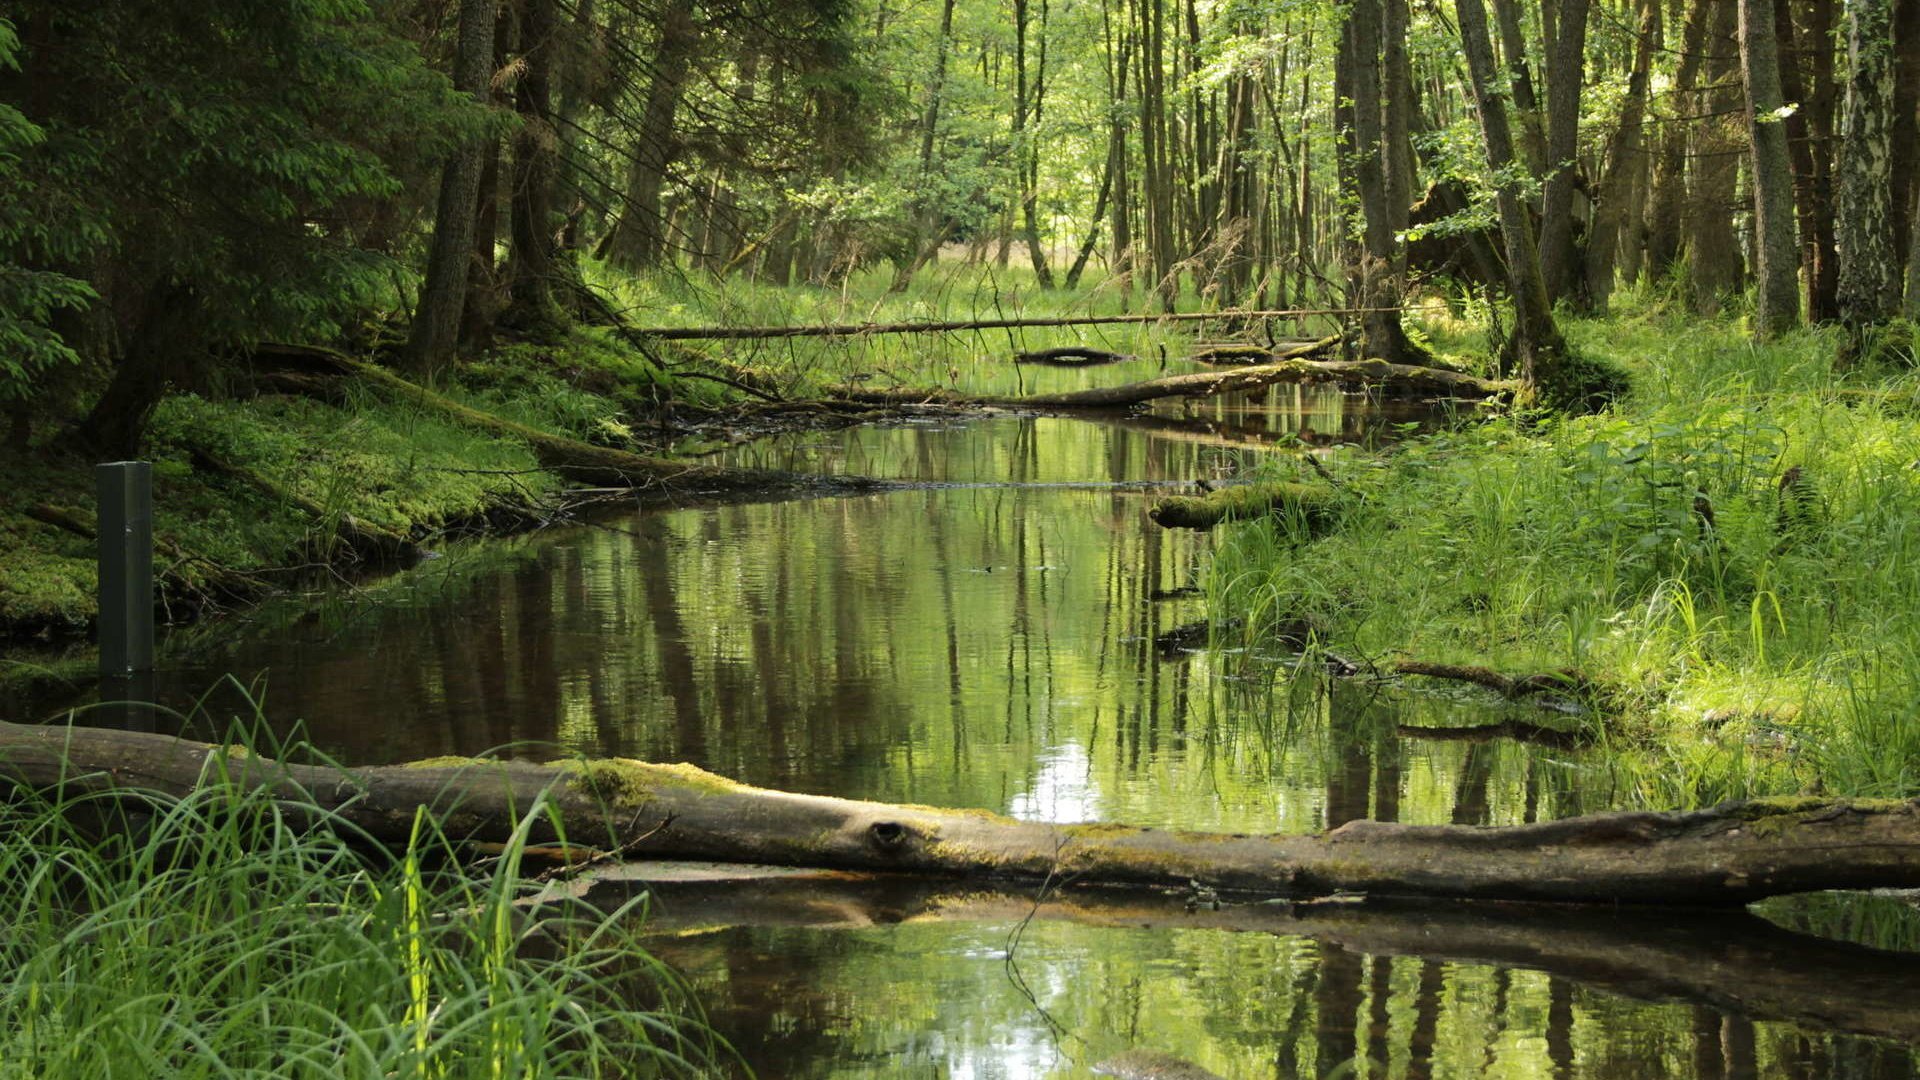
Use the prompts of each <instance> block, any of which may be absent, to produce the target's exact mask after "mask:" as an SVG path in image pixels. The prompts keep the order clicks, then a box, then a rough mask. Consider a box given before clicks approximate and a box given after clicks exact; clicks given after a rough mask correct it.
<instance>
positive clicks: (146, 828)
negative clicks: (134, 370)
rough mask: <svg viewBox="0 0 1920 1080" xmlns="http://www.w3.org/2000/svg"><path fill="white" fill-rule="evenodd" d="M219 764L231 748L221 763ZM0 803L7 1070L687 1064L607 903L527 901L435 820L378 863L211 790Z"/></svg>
mask: <svg viewBox="0 0 1920 1080" xmlns="http://www.w3.org/2000/svg"><path fill="white" fill-rule="evenodd" d="M235 753H238V751H236V752H235ZM226 760H227V759H226V758H225V757H223V756H221V755H215V756H213V757H212V758H211V759H210V760H209V764H208V767H207V771H206V773H205V775H204V776H203V778H202V779H203V783H202V784H201V785H200V786H199V787H198V788H197V789H196V790H194V791H193V792H192V793H191V794H189V795H186V796H184V797H178V798H175V797H169V796H165V795H160V794H130V793H128V792H125V791H122V792H116V793H111V794H105V793H98V792H84V791H80V790H78V789H77V787H76V788H75V789H70V790H63V791H62V790H56V791H53V792H50V793H34V792H29V791H23V790H15V791H12V792H10V793H9V794H8V797H7V798H6V800H5V801H4V802H0V910H5V911H6V912H8V914H9V916H10V925H9V930H8V933H7V934H6V935H5V937H3V938H0V1077H39V1078H50V1077H75V1078H80V1077H88V1078H91V1077H104V1076H167V1077H235V1076H258V1077H266V1076H272V1077H314V1078H321V1077H329V1078H331V1077H367V1078H376V1077H423V1078H424V1077H433V1078H438V1077H549V1076H569V1077H574V1076H579V1077H603V1076H604V1077H614V1076H681V1075H695V1074H700V1073H702V1072H704V1071H706V1070H708V1069H710V1068H711V1067H712V1065H713V1062H714V1060H715V1047H714V1044H713V1042H712V1041H711V1040H710V1039H709V1038H708V1037H707V1035H706V1033H705V1031H704V1028H703V1027H702V1025H701V1024H700V1022H699V1020H698V1013H697V1010H696V1008H695V1006H694V1005H693V1003H692V1002H691V1001H690V1000H689V999H688V997H687V995H686V993H685V992H684V990H683V989H682V988H681V987H680V985H679V984H678V983H677V982H676V981H675V979H674V978H673V977H672V975H671V974H670V973H669V972H667V971H666V970H665V969H663V968H662V967H661V966H660V965H659V964H657V963H656V962H654V961H653V960H651V959H650V958H649V957H648V955H647V953H646V952H645V951H644V950H643V949H642V948H641V947H640V945H639V943H638V941H637V938H636V935H637V933H638V931H637V929H636V924H637V923H638V922H639V919H638V918H637V915H638V912H637V911H636V906H637V904H638V901H635V903H633V904H629V905H627V906H626V907H623V908H620V909H618V910H613V911H603V910H599V909H595V908H590V907H587V906H586V905H584V904H582V903H579V902H571V901H566V900H556V899H550V898H544V897H543V898H542V900H543V901H544V902H542V903H540V904H537V905H536V904H533V903H529V902H528V901H529V899H530V897H531V896H532V893H531V890H530V887H529V886H528V885H527V884H526V883H525V880H524V879H523V878H522V876H521V873H520V854H521V851H522V849H523V847H524V842H523V840H524V834H525V833H526V832H527V830H528V829H529V828H530V827H531V826H532V824H533V823H534V821H533V819H532V818H531V817H530V818H529V819H528V820H527V821H526V822H525V823H524V824H523V826H522V829H521V834H522V838H521V840H522V842H516V843H514V844H510V845H508V847H507V851H506V853H505V854H504V855H503V856H502V857H500V858H499V859H498V860H497V861H495V862H493V863H492V864H491V866H490V868H488V869H486V870H485V871H475V870H473V869H471V868H470V866H469V865H468V864H463V863H462V862H460V861H458V860H456V859H455V858H454V856H455V855H456V852H455V850H454V848H453V845H451V844H450V843H449V842H448V841H447V840H446V838H445V837H444V836H442V835H441V834H440V833H438V832H437V831H436V829H435V828H434V826H433V825H432V823H431V822H429V821H427V820H425V819H424V817H423V818H421V819H420V820H417V821H416V822H415V827H414V830H413V839H412V841H411V842H410V843H409V844H408V845H406V847H405V849H404V850H397V851H386V850H382V849H380V848H378V847H376V846H374V845H372V844H371V843H370V842H367V841H365V840H364V838H361V837H359V834H358V833H357V832H356V830H354V829H353V828H352V827H351V826H350V825H349V824H348V823H346V822H344V821H341V820H339V819H338V818H336V817H330V816H329V815H327V814H326V813H325V812H323V811H321V810H319V809H317V808H316V807H314V806H312V805H305V804H302V803H300V802H299V801H298V800H291V801H290V800H289V799H288V798H287V797H286V795H285V793H284V792H282V793H281V794H280V795H279V796H278V797H276V796H275V795H272V794H269V793H267V792H264V791H262V790H260V789H259V788H258V787H254V786H243V785H240V784H237V783H233V782H230V781H228V780H227V779H226V778H225V775H224V766H225V763H226Z"/></svg>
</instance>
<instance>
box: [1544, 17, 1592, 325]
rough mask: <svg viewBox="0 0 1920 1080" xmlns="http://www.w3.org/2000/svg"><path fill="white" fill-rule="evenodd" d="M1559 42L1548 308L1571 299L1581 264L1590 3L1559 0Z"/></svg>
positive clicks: (1551, 63) (1553, 56)
mask: <svg viewBox="0 0 1920 1080" xmlns="http://www.w3.org/2000/svg"><path fill="white" fill-rule="evenodd" d="M1559 6H1560V11H1559V37H1558V38H1557V40H1555V41H1554V42H1553V49H1552V51H1551V52H1550V53H1548V55H1547V165H1546V177H1545V181H1544V184H1543V186H1542V190H1541V195H1540V276H1541V279H1542V281H1544V282H1545V284H1546V288H1547V303H1549V304H1552V303H1554V302H1555V301H1558V300H1560V299H1562V298H1565V297H1568V296H1571V295H1572V294H1573V289H1574V277H1575V268H1576V267H1578V266H1579V265H1580V260H1579V250H1578V248H1577V246H1576V244H1575V242H1574V236H1573V189H1574V180H1575V179H1576V177H1577V175H1578V173H1579V169H1580V163H1579V153H1580V87H1581V85H1582V83H1583V82H1584V81H1585V78H1586V49H1587V9H1588V6H1589V0H1559Z"/></svg>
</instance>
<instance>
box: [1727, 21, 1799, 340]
mask: <svg viewBox="0 0 1920 1080" xmlns="http://www.w3.org/2000/svg"><path fill="white" fill-rule="evenodd" d="M1739 4H1740V70H1741V75H1742V77H1743V81H1744V83H1745V86H1746V111H1747V137H1748V145H1749V147H1750V148H1751V152H1752V157H1751V167H1752V170H1753V172H1752V176H1753V219H1754V224H1753V231H1754V237H1755V243H1754V277H1755V283H1756V289H1755V294H1754V312H1753V329H1754V333H1755V334H1757V335H1759V336H1760V337H1763V338H1766V337H1773V336H1774V335H1776V334H1781V333H1785V332H1786V331H1788V330H1791V329H1792V328H1793V327H1794V326H1796V325H1798V324H1799V322H1800V273H1799V271H1800V259H1799V248H1800V245H1799V238H1798V237H1797V236H1795V234H1794V217H1793V171H1792V167H1791V165H1790V164H1789V162H1788V158H1787V125H1786V124H1785V123H1783V122H1782V119H1783V118H1782V117H1781V115H1780V113H1781V111H1782V107H1783V106H1784V105H1785V98H1784V97H1783V96H1782V94H1781V90H1780V57H1779V53H1778V45H1779V39H1778V36H1777V34H1776V32H1775V28H1774V23H1773V16H1774V10H1773V6H1774V0H1739Z"/></svg>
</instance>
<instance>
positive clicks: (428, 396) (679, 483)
mask: <svg viewBox="0 0 1920 1080" xmlns="http://www.w3.org/2000/svg"><path fill="white" fill-rule="evenodd" d="M275 350H276V351H275V353H274V355H273V357H272V359H273V360H274V361H275V363H276V364H277V365H278V366H280V367H283V368H288V369H290V370H293V371H294V372H295V373H296V374H298V375H300V376H301V377H303V378H308V379H311V378H313V377H315V376H325V377H336V376H353V377H357V378H359V379H361V380H362V381H364V382H366V383H368V384H370V385H373V386H376V387H378V388H380V389H381V390H383V391H385V392H387V393H388V394H391V395H392V396H393V397H395V398H396V399H399V400H402V401H408V402H412V403H413V404H416V405H419V406H421V407H422V408H426V409H431V410H433V411H434V412H437V413H440V414H441V415H443V416H446V417H449V418H451V419H452V420H454V421H456V422H458V423H460V424H463V425H465V426H467V427H470V428H473V429H474V430H476V431H484V432H487V433H488V434H491V435H497V436H500V437H502V438H506V439H513V440H515V441H517V442H521V443H525V444H526V447H527V449H528V450H530V451H532V453H533V457H534V460H535V461H537V462H539V464H540V467H541V468H543V469H546V470H547V471H549V472H552V473H555V474H556V475H559V476H562V477H564V478H566V479H568V480H570V481H573V482H574V483H577V484H581V485H584V486H590V487H627V488H633V489H636V490H638V491H642V492H653V493H657V494H661V495H676V494H684V493H700V492H756V493H767V494H779V493H786V494H795V493H800V494H804V493H810V492H818V493H821V494H831V493H836V492H859V491H879V490H884V489H887V488H890V487H894V486H898V485H895V484H893V483H891V482H889V481H886V480H875V479H871V478H868V477H859V476H813V475H807V474H802V473H790V472H779V471H776V470H771V469H736V468H730V467H727V466H722V465H703V464H700V463H698V462H688V461H676V460H674V459H672V458H660V457H652V456H649V455H645V454H635V453H632V452H630V451H626V450H620V449H616V448H614V447H609V446H595V445H593V444H592V443H586V442H581V441H580V440H578V439H569V438H565V437H563V436H559V435H553V434H550V433H548V432H545V431H541V430H539V429H537V428H532V427H528V426H527V425H525V424H521V423H516V422H514V421H512V420H508V419H505V418H503V417H499V416H495V415H493V414H492V413H489V412H485V411H483V410H480V409H476V408H474V407H472V406H470V405H465V404H462V403H460V402H458V401H455V400H453V399H452V398H449V397H447V396H446V395H444V394H440V393H436V392H434V391H432V390H429V389H427V388H426V387H424V386H421V385H419V384H418V383H414V382H409V381H408V380H406V379H403V378H401V377H400V376H399V375H396V374H395V373H393V372H391V371H388V370H387V369H386V368H383V367H380V366H378V365H376V364H369V363H367V362H365V361H363V360H356V359H354V358H353V357H350V356H347V355H345V354H344V353H338V352H335V351H333V350H331V349H323V348H319V347H315V346H276V347H275Z"/></svg>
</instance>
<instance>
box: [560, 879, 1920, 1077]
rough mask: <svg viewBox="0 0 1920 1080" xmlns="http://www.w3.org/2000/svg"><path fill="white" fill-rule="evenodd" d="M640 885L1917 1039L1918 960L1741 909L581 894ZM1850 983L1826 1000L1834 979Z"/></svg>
mask: <svg viewBox="0 0 1920 1080" xmlns="http://www.w3.org/2000/svg"><path fill="white" fill-rule="evenodd" d="M637 888H645V889H646V890H647V892H648V893H649V894H650V895H651V896H652V903H651V905H650V907H649V909H648V916H647V918H648V923H649V925H650V926H651V927H652V928H653V929H654V930H656V931H658V932H660V933H662V934H667V935H672V934H677V933H681V932H684V931H687V930H692V929H713V928H716V927H721V926H769V927H771V926H778V927H814V928H822V929H856V928H862V927H870V926H886V925H893V924H896V923H900V922H906V921H913V922H929V921H947V922H985V923H1007V924H1011V923H1017V922H1020V921H1021V920H1023V919H1026V918H1029V917H1031V918H1034V919H1039V920H1043V921H1051V922H1066V923H1075V924H1079V925H1083V926H1095V927H1124V928H1128V929H1141V928H1150V929H1178V930H1213V931H1219V932H1227V933H1267V934H1282V935H1288V936H1293V937H1307V938H1312V939H1314V940H1316V941H1321V942H1325V943H1327V944H1329V945H1338V946H1340V947H1342V948H1345V949H1348V950H1351V951H1353V952H1358V953H1365V954H1368V955H1372V956H1411V957H1422V958H1426V959H1430V960H1434V961H1439V962H1451V963H1461V964H1487V965H1497V966H1500V967H1513V968H1524V969H1527V970H1533V971H1544V972H1546V973H1548V974H1551V975H1555V976H1558V977H1560V978H1564V979H1571V980H1573V981H1575V982H1578V983H1581V984H1583V985H1586V986H1591V987H1594V988H1596V989H1599V990H1604V991H1606V992H1608V993H1613V994H1619V995H1622V996H1625V997H1630V998H1634V999H1637V1000H1642V1001H1653V1002H1674V1001H1679V1002H1688V1003H1692V1004H1696V1005H1703V1006H1707V1007H1709V1008H1713V1009H1716V1010H1721V1011H1726V1012H1733V1013H1737V1014H1739V1015H1742V1016H1746V1017H1749V1018H1751V1019H1754V1020H1784V1021H1790V1022H1793V1023H1797V1024H1802V1025H1805V1026H1807V1027H1810V1028H1813V1029H1816V1030H1822V1031H1839V1032H1846V1033H1850V1034H1856V1035H1868V1036H1875V1037H1878V1038H1885V1039H1899V1040H1902V1041H1905V1042H1920V979H1916V978H1914V976H1913V972H1914V965H1915V963H1916V962H1917V961H1920V957H1916V956H1915V955H1913V954H1911V953H1901V952H1893V951H1889V950H1884V949H1873V948H1867V947H1865V946H1860V945H1854V944H1849V943H1846V942H1840V941H1834V940H1832V939H1829V938H1823V937H1816V936H1814V935H1811V934H1804V933H1800V932H1797V931H1793V930H1788V929H1785V928H1782V927H1780V926H1778V925H1775V924H1774V923H1771V922H1768V921H1767V920H1765V919H1762V918H1760V917H1758V916H1755V915H1751V914H1748V913H1746V912H1739V911H1734V912H1729V911H1698V910H1673V909H1664V910H1650V909H1645V908H1626V909H1619V908H1601V907H1567V906H1565V905H1540V904H1514V903H1489V902H1472V901H1467V902H1461V901H1432V900H1426V901H1412V900H1380V899H1369V900H1366V901H1363V902H1352V901H1318V902H1307V903H1295V904H1275V903H1255V904H1236V903H1227V904H1225V905H1222V906H1219V907H1213V906H1210V905H1195V904H1192V903H1188V902H1183V898H1182V896H1181V895H1179V894H1178V893H1166V892H1155V891H1148V890H1140V889H1130V890H1113V889H1093V888H1087V889H1079V888H1070V889H1065V890H1057V891H1053V892H1051V893H1049V894H1048V895H1047V897H1046V898H1045V899H1044V900H1043V901H1040V902H1038V903H1036V902H1035V898H1034V896H1033V895H1032V894H1031V892H1018V891H1014V890H998V889H981V888H977V887H975V888H967V887H956V886H954V885H952V884H950V883H940V882H928V881H925V880H924V879H918V880H916V879H909V878H905V877H901V876H898V875H851V874H844V873H841V874H817V873H816V874H797V873H794V872H792V871H781V870H768V869H767V868H760V867H732V868H729V867H717V866H697V865H689V864H674V863H665V864H662V863H635V864H628V865H626V866H622V867H617V868H614V869H613V871H612V873H611V874H610V875H609V876H608V877H606V878H603V879H601V880H598V881H596V882H594V883H593V884H592V886H591V889H590V890H588V891H587V892H586V895H588V896H590V897H595V898H596V899H595V903H597V904H600V905H601V906H613V905H616V904H618V903H619V902H621V901H622V900H624V899H626V898H627V897H628V896H630V895H631V893H632V891H633V890H635V889H637ZM1837 972H1844V973H1845V987H1844V988H1843V989H1841V990H1836V986H1835V975H1836V973H1837Z"/></svg>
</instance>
